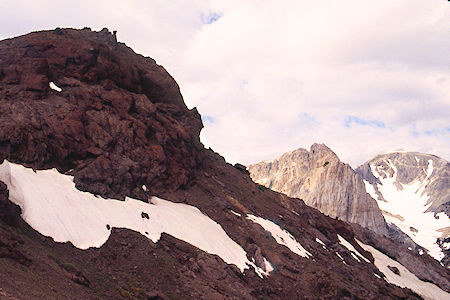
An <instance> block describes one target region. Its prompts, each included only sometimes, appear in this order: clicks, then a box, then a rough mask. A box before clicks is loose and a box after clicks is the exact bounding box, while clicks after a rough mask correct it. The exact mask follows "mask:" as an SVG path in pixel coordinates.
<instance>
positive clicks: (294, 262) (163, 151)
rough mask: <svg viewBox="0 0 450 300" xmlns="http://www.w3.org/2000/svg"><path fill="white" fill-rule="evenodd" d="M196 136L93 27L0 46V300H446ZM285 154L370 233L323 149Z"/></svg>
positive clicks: (357, 232)
mask: <svg viewBox="0 0 450 300" xmlns="http://www.w3.org/2000/svg"><path fill="white" fill-rule="evenodd" d="M202 126H203V125H202V122H201V118H200V115H199V113H198V112H197V110H196V109H195V108H193V109H188V108H187V107H186V105H185V104H184V102H183V98H182V96H181V93H180V90H179V87H178V85H177V83H176V82H175V80H174V79H173V78H172V77H171V76H170V75H169V74H168V73H167V72H166V70H165V69H164V68H163V67H161V66H159V65H157V64H156V62H155V61H154V60H153V59H151V58H149V57H144V56H141V55H138V54H136V53H134V52H133V50H131V49H130V48H128V47H127V46H126V45H125V44H123V43H120V42H118V41H117V40H116V36H115V35H114V34H112V33H111V32H109V31H108V30H107V29H104V30H102V31H100V32H93V31H91V30H90V29H89V28H85V29H82V30H75V29H59V28H58V29H56V30H51V31H42V32H33V33H30V34H27V35H24V36H20V37H17V38H12V39H7V40H3V41H0V298H6V299H42V298H52V299H67V298H79V299H121V298H124V299H357V298H368V299H421V298H422V297H425V298H427V299H448V298H449V296H450V294H449V291H450V280H449V278H450V275H449V272H448V270H447V269H446V268H443V267H442V266H441V265H440V264H439V263H438V262H437V261H436V260H434V259H432V258H430V257H429V256H427V255H423V256H421V255H418V254H417V253H415V252H413V251H409V250H408V249H407V248H406V247H403V246H402V245H400V244H398V243H396V242H395V241H392V240H391V239H388V238H386V237H384V236H383V235H380V234H378V233H375V232H374V231H372V230H369V229H367V228H363V227H361V226H359V225H357V224H351V223H347V222H344V221H341V220H338V219H335V218H330V217H328V216H325V215H324V214H322V213H320V212H319V211H318V210H317V209H315V208H312V207H310V206H308V205H306V204H305V203H304V202H303V201H301V200H299V199H297V198H291V197H288V196H286V195H284V194H281V193H277V192H274V191H272V190H269V189H267V188H264V187H262V186H260V185H257V184H255V183H254V182H253V181H252V180H251V178H250V177H249V175H248V172H246V170H245V168H242V167H241V166H239V165H237V166H232V165H230V164H227V163H226V162H225V160H224V159H223V157H221V156H220V155H219V154H217V153H215V152H213V151H212V150H211V149H205V148H204V147H203V145H202V144H201V143H200V139H199V133H200V130H201V128H202ZM299 153H300V154H299V155H301V156H305V157H309V159H308V160H307V161H305V163H304V164H305V166H304V168H303V169H301V170H302V171H304V170H313V171H314V174H315V177H314V178H312V179H310V181H309V183H308V185H307V187H308V191H309V193H312V194H314V195H318V191H316V187H320V189H319V190H320V191H322V192H327V193H328V192H330V193H329V196H328V197H329V198H328V199H323V201H322V200H321V201H322V202H321V203H322V205H323V206H324V207H325V206H326V204H325V203H324V201H325V200H331V199H337V198H335V197H334V196H333V195H331V191H332V190H333V189H336V188H338V186H337V181H332V182H330V183H329V184H328V185H323V184H322V183H321V182H320V180H321V179H322V178H330V179H331V175H332V174H337V175H338V176H342V178H345V180H346V182H347V183H348V186H351V187H352V191H345V190H344V189H341V190H340V193H341V195H343V197H344V198H347V199H346V200H345V201H341V203H343V204H346V205H347V206H346V207H345V208H344V209H340V208H339V209H337V210H335V213H336V216H337V214H340V215H342V216H345V217H346V219H345V220H349V221H353V222H356V221H361V222H362V223H363V225H364V226H366V227H369V228H372V229H374V230H378V232H379V233H383V229H382V228H383V226H385V225H386V224H385V222H384V219H383V217H382V215H381V213H380V212H379V211H377V210H375V208H377V206H376V200H374V199H372V198H370V196H369V195H368V194H366V193H363V192H362V189H363V188H364V183H363V182H362V179H361V178H360V177H358V176H359V175H357V174H355V173H352V172H351V169H350V168H349V167H348V166H346V165H344V164H342V163H340V162H339V161H338V160H337V158H336V157H335V155H334V154H333V153H332V152H331V151H329V149H328V150H327V149H325V148H324V147H323V146H320V145H319V146H317V153H316V152H314V153H312V154H311V153H309V154H308V153H303V152H301V151H300V152H299ZM318 157H321V159H320V161H317V158H318ZM292 170H293V171H295V172H299V171H296V169H292ZM305 180H306V181H307V179H306V177H305ZM297 189H299V190H302V192H305V193H306V190H303V189H302V188H301V187H298V188H297ZM353 192H356V193H358V195H360V196H361V197H359V198H361V199H359V198H358V199H356V198H355V197H353V196H352V195H353ZM380 192H381V193H382V192H383V191H380ZM383 195H384V194H383ZM352 197H353V198H352ZM303 198H304V199H305V201H306V200H307V199H308V198H307V195H306V194H305V196H303ZM385 198H386V197H385ZM350 199H355V201H356V202H355V203H353V204H352V203H351V201H349V200H350ZM331 211H333V210H331ZM377 212H378V213H377ZM353 213H357V217H356V219H352V218H353V217H352V215H353ZM377 228H380V229H377Z"/></svg>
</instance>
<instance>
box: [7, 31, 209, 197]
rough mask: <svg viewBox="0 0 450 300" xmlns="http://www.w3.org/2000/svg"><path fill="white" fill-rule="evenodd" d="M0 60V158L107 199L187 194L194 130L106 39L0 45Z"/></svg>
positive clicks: (78, 34)
mask: <svg viewBox="0 0 450 300" xmlns="http://www.w3.org/2000/svg"><path fill="white" fill-rule="evenodd" d="M0 57H1V58H2V59H1V60H0V70H2V72H0V74H1V76H0V123H1V124H2V126H1V127H0V145H1V146H0V153H1V155H0V157H2V158H8V159H9V160H11V161H14V162H19V163H23V164H26V165H28V166H32V167H33V168H35V169H45V168H51V167H57V168H58V169H59V170H61V171H63V172H64V171H67V170H70V169H74V170H73V172H71V173H72V174H74V176H75V182H76V184H77V187H78V188H80V189H82V190H86V191H91V192H93V193H96V194H100V195H102V196H108V197H115V198H124V197H125V195H128V196H133V197H136V198H140V199H146V198H147V194H146V193H144V192H143V191H142V189H141V188H140V187H141V186H142V185H146V186H147V187H148V189H149V193H150V194H158V193H159V192H161V191H162V190H165V189H177V188H179V187H180V186H182V185H186V184H188V182H189V180H190V178H191V177H192V170H193V169H195V168H197V167H198V165H199V163H200V162H201V153H200V151H199V149H201V145H200V142H199V132H200V129H201V128H202V122H201V119H200V116H199V114H198V113H197V110H196V109H192V110H189V109H187V107H186V105H185V104H184V102H183V98H182V96H181V94H180V90H179V87H178V85H177V84H176V82H175V81H174V80H173V78H172V77H171V76H170V75H169V74H168V73H167V72H166V71H165V70H164V68H163V67H161V66H159V65H157V64H156V63H155V61H154V60H153V59H151V58H148V57H143V56H140V55H136V54H135V53H134V52H133V51H132V50H131V49H130V48H128V47H126V46H125V45H124V44H121V43H117V42H116V41H115V39H114V37H113V35H112V34H111V33H110V32H109V31H107V30H106V29H105V30H102V31H101V32H99V33H97V32H91V31H90V30H87V29H86V30H71V29H61V30H58V31H47V32H36V33H31V34H28V35H25V36H21V37H18V38H15V39H10V40H5V41H2V42H1V44H0ZM50 82H54V83H55V84H56V85H57V86H58V87H60V88H62V91H61V92H58V91H55V90H53V89H51V88H50V87H49V84H50Z"/></svg>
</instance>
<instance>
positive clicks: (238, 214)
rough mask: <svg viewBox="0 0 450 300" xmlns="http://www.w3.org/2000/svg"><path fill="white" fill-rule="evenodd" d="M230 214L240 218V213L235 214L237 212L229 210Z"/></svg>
mask: <svg viewBox="0 0 450 300" xmlns="http://www.w3.org/2000/svg"><path fill="white" fill-rule="evenodd" d="M230 212H231V213H232V214H233V215H236V216H238V217H242V215H241V214H240V213H237V212H235V211H234V210H231V209H230Z"/></svg>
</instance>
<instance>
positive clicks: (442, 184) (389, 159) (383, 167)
mask: <svg viewBox="0 0 450 300" xmlns="http://www.w3.org/2000/svg"><path fill="white" fill-rule="evenodd" d="M357 172H358V173H359V174H360V175H361V176H362V177H363V179H364V183H365V185H366V189H367V192H368V193H370V194H371V195H372V197H373V198H374V199H376V200H377V202H378V206H379V207H380V209H381V211H382V213H383V215H384V217H385V218H386V221H387V222H388V223H389V225H390V226H392V225H395V226H397V227H398V228H400V229H401V230H402V231H403V232H404V233H406V234H407V235H408V236H409V237H410V238H411V239H412V240H413V241H414V242H415V243H417V244H418V245H420V246H421V247H423V248H424V249H423V250H422V251H424V252H428V254H430V255H431V256H433V257H434V258H436V259H438V260H440V261H441V262H442V263H443V264H444V265H448V263H449V245H450V244H449V236H450V235H449V232H450V219H449V217H448V215H449V213H450V205H449V204H450V176H449V174H450V166H449V163H448V162H447V161H445V160H444V159H441V158H439V157H437V156H434V155H430V154H424V153H417V152H405V151H393V152H385V153H380V154H379V155H377V156H375V157H374V158H373V159H371V160H369V161H368V162H366V163H365V164H363V165H362V166H360V167H358V168H357Z"/></svg>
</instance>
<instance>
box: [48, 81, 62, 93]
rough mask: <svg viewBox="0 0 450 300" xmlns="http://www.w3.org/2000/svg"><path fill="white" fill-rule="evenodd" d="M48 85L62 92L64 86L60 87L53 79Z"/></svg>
mask: <svg viewBox="0 0 450 300" xmlns="http://www.w3.org/2000/svg"><path fill="white" fill-rule="evenodd" d="M48 85H49V87H50V88H51V89H52V90H55V91H57V92H62V88H60V87H58V86H57V85H56V84H55V83H54V82H53V81H52V82H50V83H49V84H48Z"/></svg>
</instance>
